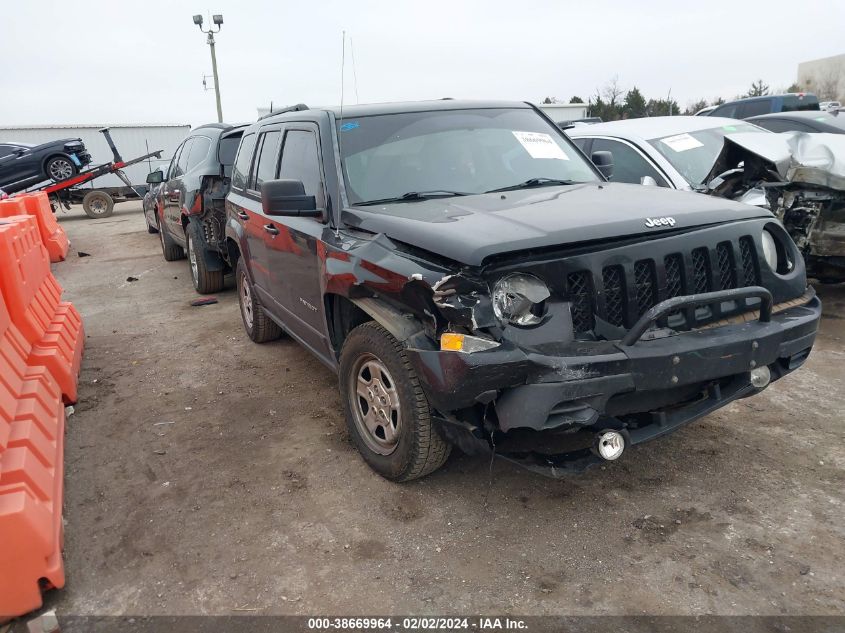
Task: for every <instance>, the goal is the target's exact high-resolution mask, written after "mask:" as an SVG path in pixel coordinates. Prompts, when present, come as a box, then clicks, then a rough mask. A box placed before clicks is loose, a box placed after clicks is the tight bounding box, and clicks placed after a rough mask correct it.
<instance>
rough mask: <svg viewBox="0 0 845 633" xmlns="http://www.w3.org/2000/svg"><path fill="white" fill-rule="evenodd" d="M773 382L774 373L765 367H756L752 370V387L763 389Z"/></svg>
mask: <svg viewBox="0 0 845 633" xmlns="http://www.w3.org/2000/svg"><path fill="white" fill-rule="evenodd" d="M771 380H772V372H770V371H769V368H768V367H766V366H765V365H763V366H762V367H755V368H754V369H752V370H751V385H752V386H753V387H754V388H756V389H762V388H763V387H765V386H766V385H768V384H769V382H771Z"/></svg>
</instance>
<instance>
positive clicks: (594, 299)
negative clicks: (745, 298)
mask: <svg viewBox="0 0 845 633" xmlns="http://www.w3.org/2000/svg"><path fill="white" fill-rule="evenodd" d="M615 260H616V261H615V262H614V263H612V264H609V265H606V266H602V267H601V268H600V270H594V271H590V270H578V271H576V272H572V273H569V274H568V275H567V291H568V296H569V301H570V303H571V313H572V324H573V327H574V328H575V331H576V332H579V333H584V332H589V331H591V330H593V329H595V327H596V321H597V320H602V321H605V322H606V323H607V324H610V325H611V326H614V327H616V328H620V329H625V328H630V327H631V326H633V325H634V323H636V321H637V319H639V318H640V317H641V316H642V315H643V314H645V313H646V312H647V311H648V309H649V308H651V307H653V306H654V305H656V304H657V303H659V302H661V301H664V300H666V299H669V298H671V297H678V296H682V295H690V294H699V293H703V292H712V291H714V290H727V289H730V288H737V287H743V286H756V285H758V284H759V283H760V275H759V264H758V259H757V250H756V247H755V244H754V240H753V239H752V238H751V237H750V236H747V235H746V236H742V237H740V238H739V239H738V240H735V241H723V242H719V243H718V244H717V245H716V247H715V248H708V247H705V246H701V247H698V248H694V249H692V250H691V251H688V252H686V253H677V252H675V253H669V254H667V255H665V256H661V257H659V258H655V259H640V260H637V261H636V262H634V263H633V264H619V263H616V262H618V261H619V258H618V257H616V258H615ZM745 309H746V307H745V306H744V305H743V306H737V305H736V304H735V303H733V302H728V303H726V304H724V305H723V306H714V307H713V308H712V309H711V307H704V308H699V309H698V310H684V311H679V312H676V313H674V314H672V315H669V316H668V317H667V318H668V324H669V325H671V327H673V328H676V329H690V328H692V327H698V326H700V325H705V324H707V323H709V322H711V321H714V320H718V319H720V318H724V317H725V316H728V315H730V314H735V313H737V312H740V311H743V310H745ZM666 323H667V322H664V325H665V324H666Z"/></svg>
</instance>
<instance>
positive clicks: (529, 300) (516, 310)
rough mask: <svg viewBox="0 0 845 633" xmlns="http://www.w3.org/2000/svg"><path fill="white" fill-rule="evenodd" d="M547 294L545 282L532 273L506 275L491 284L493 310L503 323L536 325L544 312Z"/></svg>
mask: <svg viewBox="0 0 845 633" xmlns="http://www.w3.org/2000/svg"><path fill="white" fill-rule="evenodd" d="M549 294H550V293H549V289H548V287H547V286H546V284H544V283H543V282H542V281H540V280H539V279H537V278H536V277H534V276H533V275H526V274H522V273H517V274H513V275H507V276H505V277H502V278H501V279H499V281H497V282H496V285H495V286H493V312H494V314H495V315H496V317H497V318H498V319H499V320H500V321H502V322H504V323H511V324H513V325H521V326H526V325H536V324H537V323H539V322H540V321H541V320H542V319H543V315H544V314H545V313H546V299H548V298H549Z"/></svg>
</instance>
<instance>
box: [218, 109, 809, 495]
mask: <svg viewBox="0 0 845 633" xmlns="http://www.w3.org/2000/svg"><path fill="white" fill-rule="evenodd" d="M593 159H594V161H595V162H596V163H597V164H600V165H602V169H603V172H608V171H609V170H610V169H611V168H612V157H611V156H609V155H608V154H607V153H604V154H603V155H600V156H594V157H593ZM603 172H599V171H598V169H597V168H596V167H594V166H593V164H592V163H591V162H590V161H589V160H588V159H587V158H586V157H585V156H584V155H583V154H581V153H580V151H579V150H578V149H577V148H576V147H575V146H574V145H573V144H572V143H571V142H570V141H569V140H568V139H567V138H566V136H565V135H564V134H562V133H561V132H560V131H559V130H558V128H557V127H556V126H555V125H554V123H553V122H552V121H551V120H549V119H548V118H547V117H546V116H545V115H543V114H542V113H541V112H540V111H539V110H537V109H536V108H535V107H533V106H531V105H529V104H525V103H476V102H460V101H452V100H443V101H437V102H423V103H403V104H386V105H370V106H354V107H347V108H345V109H343V110H341V109H339V108H324V109H318V110H310V109H307V108H306V107H305V106H296V107H294V108H291V109H289V111H285V112H282V113H278V114H274V115H271V116H269V117H266V118H264V119H262V120H259V121H258V122H257V123H255V124H253V125H251V126H250V127H248V128H247V129H246V130H245V131H244V135H243V139H242V141H241V144H240V149H239V153H238V157H237V160H236V163H235V166H234V170H233V173H232V184H231V189H230V192H229V194H228V196H227V198H226V210H227V223H226V238H227V240H228V251H229V257H230V259H231V260H232V261H233V262H235V261H236V262H237V264H236V281H237V285H238V294H239V299H240V306H241V315H242V318H243V323H244V326H245V328H246V331H247V333H248V335H249V336H250V338H252V340H254V341H256V342H263V341H268V340H271V339H274V338H277V337H278V336H280V335H281V334H282V332H286V333H287V334H288V335H290V336H291V337H293V338H294V339H296V340H298V341H299V342H300V343H302V344H303V345H305V346H306V347H307V348H308V349H309V350H311V351H312V352H313V353H314V354H315V355H316V356H317V357H318V358H319V359H320V360H321V361H322V362H323V363H325V364H326V365H327V366H329V367H330V368H331V369H333V370H334V371H336V372H337V373H338V375H339V383H340V391H341V396H342V402H343V406H344V408H345V413H346V417H347V421H348V426H349V432H350V436H351V438H352V440H353V441H354V443H355V444H356V446H357V447H358V449H359V450H360V452H361V454H362V455H363V457H364V459H365V460H366V461H367V463H368V464H369V465H370V466H371V467H372V468H373V469H375V470H376V471H377V472H378V473H380V474H381V475H383V476H385V477H387V478H389V479H393V480H397V481H404V480H409V479H413V478H416V477H420V476H423V475H426V474H428V473H430V472H432V471H433V470H435V469H436V468H438V467H439V466H440V465H441V464H443V462H444V461H445V460H446V457H447V456H448V453H449V450H450V446H452V445H456V446H459V447H460V448H461V449H463V450H464V451H466V452H469V453H484V452H486V453H487V454H488V455H489V453H490V451H494V452H495V453H496V454H497V455H501V456H504V457H506V458H509V459H511V460H514V461H517V462H519V463H521V464H523V465H526V466H528V467H530V468H532V469H535V470H539V471H542V472H546V473H550V474H563V473H567V472H574V471H577V470H581V469H583V468H585V467H587V466H589V465H591V464H594V463H601V462H602V461H609V460H614V459H617V458H618V457H619V456H620V455H621V454H622V453H623V452H624V451H625V449H626V448H628V447H630V446H633V445H636V444H639V443H641V442H645V441H647V440H651V439H654V438H656V437H658V436H661V435H664V434H666V433H669V432H671V431H673V430H675V429H677V428H679V427H680V426H682V425H684V424H685V423H687V422H690V421H692V420H695V419H697V418H700V417H701V416H703V415H706V414H707V413H709V412H711V411H714V410H715V409H717V408H719V407H722V406H724V405H725V404H727V403H729V402H731V401H733V400H735V399H737V398H743V397H746V396H750V395H752V394H754V393H757V392H758V391H760V390H762V389H764V388H765V387H766V386H767V385H768V384H769V383H770V382H772V381H774V380H777V379H778V378H780V377H781V376H783V375H785V374H787V373H789V372H790V371H792V370H793V369H795V368H797V367H799V366H800V365H801V364H802V363H803V362H804V361H805V360H806V358H807V356H808V354H809V353H810V349H811V347H812V345H813V341H814V339H815V336H816V329H817V326H818V321H819V316H820V312H821V306H820V302H819V300H818V299H817V298H816V296H815V294H814V293H813V291H812V289H811V288H809V287H808V286H807V282H806V275H805V270H804V264H803V262H802V259H801V255H800V253H799V252H798V251H797V249H796V247H795V245H794V243H793V242H792V240H791V239H790V237H789V235H787V233H786V231H784V229H783V227H782V225H781V224H780V223H779V222H778V221H777V220H776V219H775V218H774V217H773V216H772V215H771V214H770V213H769V212H768V211H766V210H764V209H760V208H757V207H752V206H746V205H743V204H739V203H735V202H731V201H727V200H724V199H719V198H713V197H708V196H702V195H699V194H695V193H684V192H678V191H669V190H666V189H658V188H656V187H643V186H639V185H626V184H613V183H609V182H607V180H606V179H605V177H604V176H603V175H602V173H603ZM737 423H738V424H739V423H741V421H739V420H738V421H737Z"/></svg>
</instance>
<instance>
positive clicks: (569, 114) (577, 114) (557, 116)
mask: <svg viewBox="0 0 845 633" xmlns="http://www.w3.org/2000/svg"><path fill="white" fill-rule="evenodd" d="M536 105H537V107H538V108H540V109H541V110H542V111H543V112H545V113H546V114H547V115H548V116H549V118H551V119H552V120H553V121H555V122H559V121H572V120H573V119H583V118H585V117H586V116H587V108H589V106H588V105H587V104H586V103H538V104H536Z"/></svg>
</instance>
